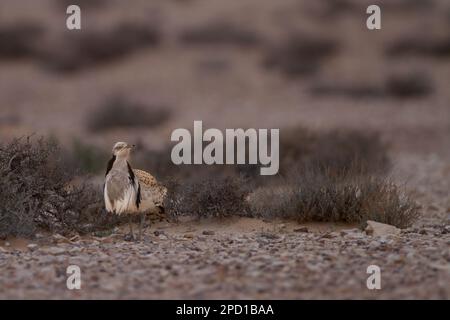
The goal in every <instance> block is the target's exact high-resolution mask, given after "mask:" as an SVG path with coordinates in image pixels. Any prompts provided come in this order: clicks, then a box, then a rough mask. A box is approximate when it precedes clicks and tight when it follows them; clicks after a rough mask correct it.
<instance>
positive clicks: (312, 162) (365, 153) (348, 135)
mask: <svg viewBox="0 0 450 320" xmlns="http://www.w3.org/2000/svg"><path fill="white" fill-rule="evenodd" d="M304 165H308V166H311V167H315V168H318V169H320V168H328V169H329V170H335V171H342V170H346V169H349V168H351V167H355V166H358V167H359V170H360V171H361V172H367V173H385V172H386V171H387V170H388V169H389V158H388V147H387V145H386V144H385V143H384V142H383V141H382V140H381V137H380V134H379V133H378V132H374V131H360V130H351V129H346V130H344V129H335V130H331V131H326V132H316V131H311V130H308V129H306V128H303V127H293V128H289V129H286V130H282V131H281V132H280V172H281V173H282V174H288V173H289V172H290V170H292V168H296V167H299V166H304Z"/></svg>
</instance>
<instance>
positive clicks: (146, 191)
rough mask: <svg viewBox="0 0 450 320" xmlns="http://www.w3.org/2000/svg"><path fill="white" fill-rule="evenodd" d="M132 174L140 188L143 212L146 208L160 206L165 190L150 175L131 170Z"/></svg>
mask: <svg viewBox="0 0 450 320" xmlns="http://www.w3.org/2000/svg"><path fill="white" fill-rule="evenodd" d="M133 172H134V174H135V175H136V177H137V178H138V180H139V184H140V186H141V194H142V201H143V206H142V207H143V209H144V210H145V208H146V207H148V206H155V205H156V206H162V205H163V202H164V197H165V196H166V194H167V189H166V188H165V187H164V186H162V185H161V184H159V183H158V181H157V180H156V179H155V177H153V176H152V175H151V174H150V173H148V172H146V171H143V170H139V169H133Z"/></svg>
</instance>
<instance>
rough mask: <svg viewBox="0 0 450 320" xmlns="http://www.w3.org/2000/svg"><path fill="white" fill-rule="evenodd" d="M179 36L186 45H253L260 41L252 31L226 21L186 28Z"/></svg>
mask: <svg viewBox="0 0 450 320" xmlns="http://www.w3.org/2000/svg"><path fill="white" fill-rule="evenodd" d="M179 38H180V41H181V42H182V43H184V44H186V45H236V46H253V45H256V44H258V43H259V42H260V39H259V36H258V35H257V34H256V33H255V32H254V31H251V30H246V29H244V28H240V27H238V26H234V25H232V24H229V23H226V22H216V23H212V24H208V25H205V26H201V27H195V28H192V29H188V30H186V31H184V32H183V33H182V34H181V35H180V37H179Z"/></svg>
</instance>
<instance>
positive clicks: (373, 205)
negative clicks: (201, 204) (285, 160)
mask: <svg viewBox="0 0 450 320" xmlns="http://www.w3.org/2000/svg"><path fill="white" fill-rule="evenodd" d="M249 202H250V207H251V212H252V214H253V215H255V216H259V217H265V218H280V217H281V218H290V219H295V220H298V221H301V222H305V221H332V222H351V223H359V224H363V223H365V222H366V221H367V220H375V221H378V222H382V223H387V224H391V225H394V226H397V227H400V228H405V227H408V226H410V225H411V223H412V222H414V221H415V219H416V218H417V217H418V215H419V210H418V206H417V204H416V203H415V202H414V201H412V200H411V199H410V198H409V197H408V196H406V195H405V194H403V192H402V191H401V190H400V189H399V188H398V187H397V186H396V185H395V184H394V183H392V182H390V181H389V180H388V179H386V178H380V177H375V176H366V175H361V174H360V172H359V171H355V170H343V171H340V172H335V171H334V172H333V171H329V170H317V169H314V168H308V167H304V169H303V170H300V171H299V172H298V174H296V175H294V178H292V177H291V178H289V179H287V181H285V182H284V183H283V184H278V185H273V186H266V187H262V188H260V189H258V190H256V191H255V192H254V193H253V194H252V195H251V197H250V200H249Z"/></svg>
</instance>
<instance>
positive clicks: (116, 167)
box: [104, 142, 167, 239]
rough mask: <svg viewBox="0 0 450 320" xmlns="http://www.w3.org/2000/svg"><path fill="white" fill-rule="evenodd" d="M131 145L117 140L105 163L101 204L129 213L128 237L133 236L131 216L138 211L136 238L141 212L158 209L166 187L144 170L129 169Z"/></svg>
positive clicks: (142, 220)
mask: <svg viewBox="0 0 450 320" xmlns="http://www.w3.org/2000/svg"><path fill="white" fill-rule="evenodd" d="M133 148H134V145H129V144H127V143H125V142H117V143H116V144H115V145H114V147H113V150H112V153H113V156H112V158H111V160H109V162H108V167H107V169H106V178H105V185H104V198H105V206H106V210H107V211H108V212H111V213H114V214H117V215H122V214H126V215H129V217H130V220H129V224H130V238H131V239H133V238H134V236H133V229H132V225H131V219H132V215H134V214H140V215H141V222H140V224H139V239H140V238H141V235H142V227H143V224H144V219H145V215H146V214H147V213H148V212H158V213H159V212H161V211H162V210H164V209H163V202H164V197H165V195H166V193H167V189H166V188H165V187H164V186H162V185H160V184H159V183H158V182H157V181H156V179H155V178H154V177H153V176H152V175H151V174H150V173H148V172H145V171H142V170H137V169H132V167H131V165H130V161H129V160H130V153H131V150H132V149H133Z"/></svg>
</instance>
